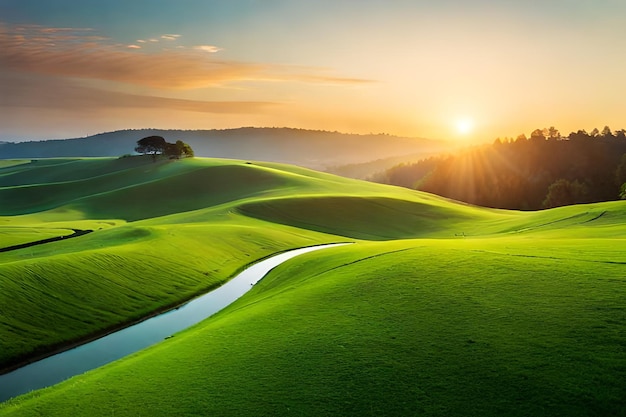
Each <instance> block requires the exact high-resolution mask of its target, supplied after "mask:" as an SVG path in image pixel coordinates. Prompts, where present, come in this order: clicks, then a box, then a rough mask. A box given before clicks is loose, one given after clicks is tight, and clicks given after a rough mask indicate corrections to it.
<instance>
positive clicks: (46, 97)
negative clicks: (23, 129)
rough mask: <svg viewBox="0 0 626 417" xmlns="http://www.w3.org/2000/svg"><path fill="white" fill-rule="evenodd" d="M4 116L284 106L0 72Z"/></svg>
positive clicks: (228, 110) (245, 110)
mask: <svg viewBox="0 0 626 417" xmlns="http://www.w3.org/2000/svg"><path fill="white" fill-rule="evenodd" d="M0 84H1V85H3V86H6V87H3V95H2V96H0V108H3V109H5V111H4V112H1V113H3V114H5V113H7V111H8V113H11V112H12V111H14V110H16V109H31V110H33V111H37V109H53V108H56V109H62V110H66V111H75V112H85V111H101V110H106V109H111V108H115V109H119V108H128V109H154V110H157V109H166V110H170V111H189V112H199V113H214V114H252V113H255V114H258V113H263V112H264V111H266V110H267V109H269V108H271V107H276V106H279V105H280V103H276V102H269V101H202V100H188V99H178V98H170V97H160V96H151V95H142V94H128V93H122V92H116V91H106V90H102V89H97V88H91V87H85V86H84V85H81V84H80V83H77V82H73V81H71V80H58V79H56V78H52V77H40V76H32V75H23V74H20V75H10V74H4V73H1V72H0Z"/></svg>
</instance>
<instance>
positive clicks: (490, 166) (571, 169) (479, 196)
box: [369, 126, 626, 210]
mask: <svg viewBox="0 0 626 417" xmlns="http://www.w3.org/2000/svg"><path fill="white" fill-rule="evenodd" d="M369 179H370V180H372V181H375V182H381V183H385V184H392V185H398V186H402V187H407V188H412V189H417V190H421V191H427V192H430V193H434V194H438V195H441V196H444V197H448V198H452V199H455V200H459V201H464V202H467V203H471V204H476V205H480V206H485V207H494V208H505V209H518V210H537V209H542V208H552V207H559V206H565V205H570V204H578V203H591V202H600V201H611V200H617V199H619V198H620V197H622V198H626V184H625V183H626V131H625V130H623V129H621V130H618V131H615V132H612V131H611V129H610V128H609V127H608V126H607V127H605V128H604V129H602V131H599V130H598V129H594V130H592V131H591V132H586V131H585V130H578V131H577V132H572V133H570V134H569V135H568V136H561V134H560V133H559V131H558V130H557V129H555V128H554V127H550V128H549V129H536V130H534V131H533V132H532V133H531V134H530V137H527V136H526V135H524V134H522V135H519V136H518V137H516V138H515V139H513V138H504V139H500V138H498V139H496V140H495V141H494V142H493V143H492V144H489V145H481V146H476V147H472V148H469V149H466V150H463V151H460V152H457V153H454V154H449V155H440V156H434V157H430V158H427V159H423V160H421V161H418V162H416V163H409V164H406V163H405V164H399V165H396V166H394V167H392V168H389V169H387V170H385V171H382V172H380V173H377V174H375V175H373V176H372V177H370V178H369Z"/></svg>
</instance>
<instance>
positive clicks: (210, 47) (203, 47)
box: [194, 45, 223, 54]
mask: <svg viewBox="0 0 626 417" xmlns="http://www.w3.org/2000/svg"><path fill="white" fill-rule="evenodd" d="M194 49H197V50H198V51H204V52H208V53H210V54H214V53H216V52H219V51H223V49H222V48H220V47H219V46H214V45H198V46H194Z"/></svg>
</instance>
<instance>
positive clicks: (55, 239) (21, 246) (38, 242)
mask: <svg viewBox="0 0 626 417" xmlns="http://www.w3.org/2000/svg"><path fill="white" fill-rule="evenodd" d="M72 230H73V231H74V233H72V234H71V235H65V236H57V237H51V238H48V239H42V240H36V241H34V242H28V243H22V244H19V245H13V246H7V247H6V248H0V252H9V251H12V250H18V249H24V248H30V247H31V246H37V245H43V244H46V243H51V242H58V241H59V240H66V239H71V238H73V237H80V236H83V235H86V234H88V233H91V232H93V230H80V229H72Z"/></svg>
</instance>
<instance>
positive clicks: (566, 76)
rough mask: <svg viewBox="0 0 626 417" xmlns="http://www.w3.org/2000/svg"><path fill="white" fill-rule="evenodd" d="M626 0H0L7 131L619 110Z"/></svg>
mask: <svg viewBox="0 0 626 417" xmlns="http://www.w3.org/2000/svg"><path fill="white" fill-rule="evenodd" d="M624 19H626V1H623V0H549V1H548V0H545V1H540V0H523V1H518V0H498V1H496V0H436V1H434V0H433V1H426V0H411V1H409V0H394V1H390V0H386V1H383V0H361V1H358V2H357V1H352V0H310V1H304V0H178V1H173V0H165V1H163V0H133V1H122V0H107V1H102V0H55V1H45V0H0V140H8V141H21V140H38V139H50V138H69V137H82V136H87V135H91V134H95V133H100V132H106V131H113V130H118V129H139V128H163V129H225V128H235V127H241V126H258V127H294V128H304V129H320V130H330V131H341V132H350V133H364V134H365V133H388V134H393V135H400V136H409V137H423V138H431V139H446V140H459V141H465V142H469V143H472V142H481V141H488V142H491V141H493V140H494V139H495V138H496V137H506V136H508V137H514V136H517V135H518V134H520V133H526V134H529V133H530V132H531V131H532V130H534V129H535V128H544V127H549V126H555V127H557V128H558V129H559V130H560V131H561V132H562V133H563V134H565V135H566V134H568V133H569V132H571V131H575V130H578V129H586V130H588V131H590V130H592V129H593V128H594V127H597V128H598V129H602V128H603V127H604V126H605V125H608V126H610V127H611V128H613V129H621V128H626V120H625V117H624V116H625V115H626V101H625V100H624V97H626V76H624V73H625V68H626V25H625V24H624Z"/></svg>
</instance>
